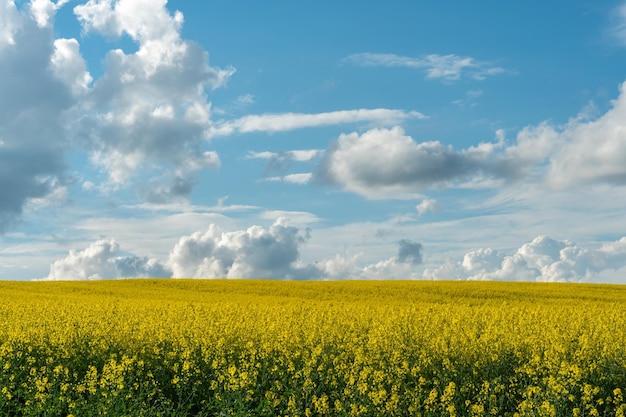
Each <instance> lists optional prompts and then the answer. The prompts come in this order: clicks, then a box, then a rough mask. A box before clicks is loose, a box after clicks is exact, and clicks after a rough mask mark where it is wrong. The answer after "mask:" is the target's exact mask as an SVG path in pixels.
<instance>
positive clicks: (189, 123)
mask: <svg viewBox="0 0 626 417" xmlns="http://www.w3.org/2000/svg"><path fill="white" fill-rule="evenodd" d="M166 3H167V2H166V1H165V0H159V1H156V2H155V1H151V0H140V1H137V0H118V1H111V0H107V1H105V0H101V1H100V0H90V1H88V2H87V3H85V4H82V5H78V6H76V7H75V8H74V12H75V14H76V16H77V17H78V19H79V21H80V23H81V25H82V27H83V30H84V31H85V32H87V33H96V34H100V35H104V36H107V37H110V38H114V39H115V38H120V37H121V36H123V35H128V36H129V37H130V39H132V40H133V41H134V42H135V43H136V44H137V47H138V49H137V51H136V52H134V53H128V54H127V53H125V52H124V51H122V50H120V49H114V50H111V51H110V52H109V53H108V54H107V55H106V58H105V61H104V64H105V72H104V74H103V75H102V76H101V77H100V78H99V79H97V80H96V81H95V83H94V84H93V87H92V88H91V89H90V91H89V94H88V96H87V97H86V98H85V100H83V102H82V103H81V106H80V107H78V108H77V109H76V111H77V113H80V114H81V115H83V116H82V117H80V120H81V123H80V125H79V132H78V134H80V136H81V137H86V138H88V141H87V143H86V144H85V145H86V146H87V147H88V148H89V149H90V150H91V152H92V157H91V160H92V162H93V163H94V164H95V165H96V166H98V167H100V168H102V169H103V170H104V171H105V172H107V173H108V176H109V180H110V181H111V183H112V184H113V185H114V186H126V185H129V183H132V182H133V181H134V180H135V178H136V176H138V175H139V174H143V175H142V176H143V177H146V174H145V173H146V172H147V173H149V175H147V176H148V177H149V178H150V179H149V180H147V182H146V183H144V184H140V187H139V188H140V194H141V195H143V196H144V197H145V198H148V199H152V200H153V201H160V200H165V199H168V198H170V197H183V198H184V197H186V196H188V194H189V192H190V191H191V189H192V188H193V185H194V184H195V182H196V180H197V175H198V173H199V171H200V170H202V169H206V168H215V167H217V166H219V158H218V157H217V154H215V152H210V151H206V150H205V149H203V147H204V144H205V139H206V135H205V133H206V132H205V130H206V128H207V126H208V124H209V121H210V104H209V103H208V101H207V90H208V89H214V88H217V87H220V86H223V85H224V84H225V83H226V82H227V81H228V79H229V77H230V76H231V75H232V74H233V73H234V69H233V68H227V69H219V68H215V67H212V66H210V65H209V63H208V53H207V52H206V51H204V50H203V49H202V48H201V47H200V46H199V45H198V44H196V43H194V42H191V41H188V40H184V39H182V38H181V36H180V31H181V28H182V24H183V20H184V19H183V15H182V13H180V12H175V13H174V14H173V15H172V14H171V13H170V12H169V11H168V10H167V8H166ZM60 46H61V47H63V48H60V49H61V50H64V51H65V53H64V54H63V56H70V57H71V56H73V55H76V54H75V53H73V52H70V51H72V48H74V45H72V44H70V43H67V42H64V43H61V44H60ZM68 60H69V61H70V62H73V61H74V60H73V59H71V58H70V59H68ZM72 68H75V70H74V71H75V72H78V73H80V68H79V66H78V65H73V66H72ZM66 74H67V72H66ZM79 79H80V80H82V81H81V83H82V86H84V85H85V84H86V83H85V78H84V77H82V78H80V77H79ZM77 117H78V116H77ZM162 172H164V173H163V174H162V175H161V173H162ZM147 188H150V189H158V192H157V193H156V194H157V195H156V196H155V195H154V193H146V192H145V191H143V192H141V191H142V190H145V189H147Z"/></svg>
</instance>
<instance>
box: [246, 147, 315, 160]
mask: <svg viewBox="0 0 626 417" xmlns="http://www.w3.org/2000/svg"><path fill="white" fill-rule="evenodd" d="M321 153H322V151H321V150H320V149H302V150H294V151H285V152H269V151H262V152H248V154H247V155H246V159H269V160H272V161H278V162H283V161H295V162H307V161H310V160H312V159H314V158H317V157H318V156H319V155H320V154H321Z"/></svg>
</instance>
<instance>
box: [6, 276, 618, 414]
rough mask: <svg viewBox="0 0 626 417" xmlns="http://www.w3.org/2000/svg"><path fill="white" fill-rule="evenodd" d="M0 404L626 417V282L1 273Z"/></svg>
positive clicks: (67, 409) (13, 409) (64, 408)
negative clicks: (67, 277)
mask: <svg viewBox="0 0 626 417" xmlns="http://www.w3.org/2000/svg"><path fill="white" fill-rule="evenodd" d="M0 317H1V321H0V369H1V372H0V416H63V417H65V416H76V417H79V416H105V415H106V416H326V415H329V416H623V415H624V414H625V413H626V400H625V399H624V395H625V394H626V288H624V287H620V286H610V285H597V286H594V285H573V284H538V283H532V284H530V283H528V284H521V283H477V282H277V281H223V280H216V281H204V280H120V281H102V282H1V283H0Z"/></svg>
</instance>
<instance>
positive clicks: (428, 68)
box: [343, 52, 505, 82]
mask: <svg viewBox="0 0 626 417" xmlns="http://www.w3.org/2000/svg"><path fill="white" fill-rule="evenodd" d="M343 62H344V63H349V64H353V65H357V66H361V67H399V68H414V69H419V70H423V71H424V72H425V73H426V78H428V79H440V80H443V81H448V82H449V81H457V80H459V79H461V78H463V77H467V78H472V79H475V80H484V79H485V78H487V77H489V76H492V75H497V74H502V73H504V72H505V69H504V68H502V67H498V66H494V65H492V64H491V63H489V62H483V61H478V60H476V59H474V58H472V57H463V56H458V55H454V54H449V55H438V54H430V55H424V56H421V57H408V56H401V55H395V54H377V53H371V52H363V53H357V54H352V55H349V56H347V57H346V58H344V59H343Z"/></svg>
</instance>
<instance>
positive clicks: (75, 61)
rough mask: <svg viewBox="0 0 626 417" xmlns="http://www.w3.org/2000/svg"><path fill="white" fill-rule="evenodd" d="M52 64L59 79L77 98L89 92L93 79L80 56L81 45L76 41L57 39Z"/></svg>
mask: <svg viewBox="0 0 626 417" xmlns="http://www.w3.org/2000/svg"><path fill="white" fill-rule="evenodd" d="M50 64H51V66H52V70H53V71H54V73H55V75H56V76H57V78H58V79H59V80H61V81H62V82H63V83H64V84H65V85H66V86H67V87H68V88H70V90H72V93H73V94H74V95H75V96H77V95H80V94H84V93H86V92H87V90H88V89H89V85H90V84H91V82H92V81H93V78H92V77H91V74H89V72H88V71H87V64H86V63H85V60H84V59H83V57H82V56H81V54H80V45H79V44H78V41H76V39H56V40H55V41H54V53H53V54H52V58H51V59H50Z"/></svg>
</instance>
